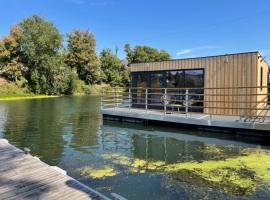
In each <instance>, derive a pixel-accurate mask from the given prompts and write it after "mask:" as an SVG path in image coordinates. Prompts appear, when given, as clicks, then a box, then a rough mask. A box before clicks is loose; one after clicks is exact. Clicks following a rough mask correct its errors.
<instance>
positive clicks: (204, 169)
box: [103, 147, 270, 195]
mask: <svg viewBox="0 0 270 200" xmlns="http://www.w3.org/2000/svg"><path fill="white" fill-rule="evenodd" d="M214 151H215V152H217V153H220V152H221V151H219V150H217V149H216V147H215V148H214ZM103 158H104V159H112V162H113V163H114V164H120V165H124V166H127V170H128V172H130V173H145V172H146V171H154V172H159V173H165V174H168V175H169V176H170V177H171V178H172V179H175V180H178V181H181V182H187V183H191V184H193V185H196V186H199V187H200V186H206V185H208V186H209V187H215V188H219V189H221V190H223V191H224V192H228V193H231V194H233V195H251V194H253V193H254V192H255V191H256V189H257V188H258V187H259V186H262V185H263V186H266V187H268V189H270V153H269V151H266V150H261V149H255V150H254V149H245V150H242V151H241V152H240V153H239V155H238V156H236V155H233V156H231V157H229V158H222V159H219V160H208V161H203V162H197V161H192V162H179V163H173V164H166V163H165V162H164V161H154V160H144V159H139V158H135V159H131V158H128V157H126V156H124V155H121V154H112V155H103Z"/></svg>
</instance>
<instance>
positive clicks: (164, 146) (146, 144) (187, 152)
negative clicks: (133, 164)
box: [101, 124, 241, 163]
mask: <svg viewBox="0 0 270 200" xmlns="http://www.w3.org/2000/svg"><path fill="white" fill-rule="evenodd" d="M101 130H102V131H101V132H102V133H101V140H102V142H101V143H102V145H103V151H106V152H110V151H111V152H117V153H122V154H123V155H126V156H132V157H134V158H139V159H143V160H148V159H150V160H161V161H165V162H167V163H175V162H188V161H193V160H196V161H202V160H211V159H216V158H225V157H228V156H232V155H238V154H239V152H240V150H241V148H238V147H235V146H227V145H226V146H223V145H211V144H208V143H206V142H204V141H199V140H198V141H196V140H188V139H184V138H183V139H181V138H174V137H170V136H168V137H166V136H165V137H164V135H166V132H160V131H159V133H157V134H155V133H154V132H153V131H146V130H140V129H131V128H124V127H121V125H120V124H119V127H116V126H114V125H112V126H110V125H103V126H102V129H101ZM168 134H169V133H168ZM161 135H162V136H161ZM121 137H122V139H121Z"/></svg>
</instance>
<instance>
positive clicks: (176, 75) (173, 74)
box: [166, 71, 185, 88]
mask: <svg viewBox="0 0 270 200" xmlns="http://www.w3.org/2000/svg"><path fill="white" fill-rule="evenodd" d="M166 84H167V87H168V88H176V87H178V88H179V87H185V81H184V71H168V72H167V75H166Z"/></svg>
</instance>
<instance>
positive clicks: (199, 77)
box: [132, 69, 204, 112]
mask: <svg viewBox="0 0 270 200" xmlns="http://www.w3.org/2000/svg"><path fill="white" fill-rule="evenodd" d="M132 87H137V89H136V95H135V96H133V97H136V98H134V100H133V102H136V103H138V104H140V103H141V105H142V106H143V104H144V103H145V100H146V99H145V95H146V94H145V88H149V90H148V95H147V97H148V104H149V108H159V109H160V108H162V106H163V105H162V99H163V98H164V97H163V96H164V89H163V88H171V89H168V90H167V97H166V98H169V99H170V102H169V104H171V106H172V107H173V106H177V104H178V105H179V106H178V107H179V108H180V110H182V109H184V107H185V104H186V101H185V93H186V90H185V88H190V89H189V96H188V97H189V101H188V104H189V111H195V112H196V111H197V112H198V111H199V112H201V111H202V110H203V109H202V106H203V93H204V90H203V88H204V70H203V69H187V70H172V71H159V72H136V73H132ZM192 88H194V89H192ZM201 88H202V89H201ZM135 99H136V100H135ZM169 107H170V106H169V105H168V109H169Z"/></svg>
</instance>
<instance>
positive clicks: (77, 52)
mask: <svg viewBox="0 0 270 200" xmlns="http://www.w3.org/2000/svg"><path fill="white" fill-rule="evenodd" d="M67 37H68V46H67V50H68V53H67V57H66V63H67V64H68V65H69V66H70V67H71V68H74V69H76V70H77V73H78V76H79V78H80V79H81V80H84V81H85V82H86V83H87V84H94V83H98V82H99V78H100V63H99V60H98V57H97V55H96V41H95V38H94V35H93V34H92V33H90V32H89V31H80V30H75V31H73V32H71V33H69V34H67Z"/></svg>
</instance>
